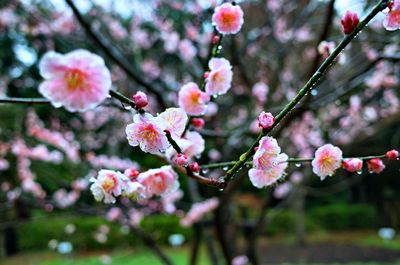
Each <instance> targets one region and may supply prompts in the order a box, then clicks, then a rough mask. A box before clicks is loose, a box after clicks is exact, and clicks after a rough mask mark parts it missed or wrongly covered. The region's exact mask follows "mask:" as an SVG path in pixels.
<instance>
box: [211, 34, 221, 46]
mask: <svg viewBox="0 0 400 265" xmlns="http://www.w3.org/2000/svg"><path fill="white" fill-rule="evenodd" d="M218 42H219V36H218V35H215V36H214V37H213V38H212V43H213V44H214V45H217V44H218Z"/></svg>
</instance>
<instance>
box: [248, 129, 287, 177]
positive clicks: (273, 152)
mask: <svg viewBox="0 0 400 265" xmlns="http://www.w3.org/2000/svg"><path fill="white" fill-rule="evenodd" d="M280 152H281V148H280V147H279V145H278V142H277V141H276V139H275V138H273V137H269V136H264V137H263V138H261V140H260V142H259V146H258V149H257V151H256V153H255V154H254V157H253V166H254V167H255V168H256V169H261V170H263V169H269V168H271V167H273V164H274V163H275V158H277V157H278V155H279V153H280Z"/></svg>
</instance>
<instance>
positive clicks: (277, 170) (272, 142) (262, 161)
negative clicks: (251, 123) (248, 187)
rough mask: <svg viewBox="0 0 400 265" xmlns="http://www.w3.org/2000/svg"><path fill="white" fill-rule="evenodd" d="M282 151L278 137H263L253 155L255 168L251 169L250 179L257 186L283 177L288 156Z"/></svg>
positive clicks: (262, 185) (259, 186)
mask: <svg viewBox="0 0 400 265" xmlns="http://www.w3.org/2000/svg"><path fill="white" fill-rule="evenodd" d="M280 152H281V148H280V147H279V145H278V142H277V141H276V139H274V138H273V137H269V136H264V137H263V138H261V140H260V142H259V146H258V148H257V150H256V153H255V154H254V157H253V166H254V168H252V169H250V170H249V177H250V181H251V183H252V184H253V185H254V186H255V187H257V188H262V187H265V186H269V185H272V184H273V183H275V182H277V181H278V180H279V179H280V178H282V177H283V174H284V172H285V169H286V167H287V166H288V163H287V160H288V156H287V155H286V154H284V153H280Z"/></svg>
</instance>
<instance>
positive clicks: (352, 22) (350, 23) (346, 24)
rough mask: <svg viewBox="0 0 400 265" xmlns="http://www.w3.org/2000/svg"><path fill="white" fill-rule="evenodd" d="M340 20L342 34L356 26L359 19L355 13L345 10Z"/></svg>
mask: <svg viewBox="0 0 400 265" xmlns="http://www.w3.org/2000/svg"><path fill="white" fill-rule="evenodd" d="M340 22H342V26H343V32H344V34H349V33H351V32H352V31H353V30H354V29H355V28H356V27H357V25H358V23H359V22H360V20H359V18H358V15H357V13H353V12H351V11H346V14H345V15H344V16H343V18H342V20H341V21H340Z"/></svg>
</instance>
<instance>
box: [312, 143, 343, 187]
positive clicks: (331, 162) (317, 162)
mask: <svg viewBox="0 0 400 265" xmlns="http://www.w3.org/2000/svg"><path fill="white" fill-rule="evenodd" d="M342 159H343V153H342V150H340V148H338V147H336V146H333V145H331V144H326V145H323V146H321V147H320V148H318V149H317V151H316V152H315V157H314V159H313V160H312V167H313V172H314V173H315V174H316V175H317V176H319V177H320V178H321V180H324V179H325V178H326V177H327V176H330V175H333V174H334V173H335V171H336V170H337V169H338V168H340V167H341V165H342Z"/></svg>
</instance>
